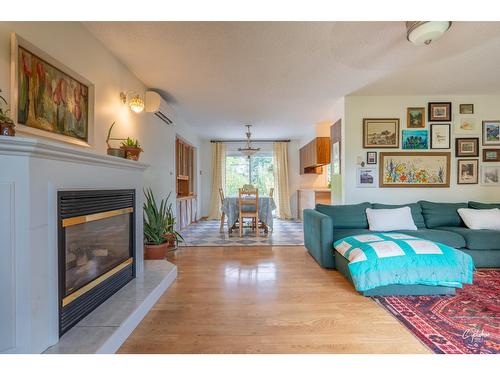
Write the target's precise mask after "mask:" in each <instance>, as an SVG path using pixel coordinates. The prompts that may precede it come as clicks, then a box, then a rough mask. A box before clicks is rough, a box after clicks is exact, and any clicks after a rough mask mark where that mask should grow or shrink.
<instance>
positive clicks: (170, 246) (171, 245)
mask: <svg viewBox="0 0 500 375" xmlns="http://www.w3.org/2000/svg"><path fill="white" fill-rule="evenodd" d="M163 238H165V239H166V240H167V248H168V249H169V250H172V249H175V248H177V243H176V242H175V236H174V235H173V234H172V233H167V234H166V235H164V236H163Z"/></svg>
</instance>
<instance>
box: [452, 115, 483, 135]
mask: <svg viewBox="0 0 500 375" xmlns="http://www.w3.org/2000/svg"><path fill="white" fill-rule="evenodd" d="M455 133H457V134H471V135H472V134H479V126H478V125H477V121H476V119H475V118H459V119H458V120H456V121H455Z"/></svg>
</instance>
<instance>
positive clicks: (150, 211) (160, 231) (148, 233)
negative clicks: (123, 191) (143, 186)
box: [144, 188, 168, 245]
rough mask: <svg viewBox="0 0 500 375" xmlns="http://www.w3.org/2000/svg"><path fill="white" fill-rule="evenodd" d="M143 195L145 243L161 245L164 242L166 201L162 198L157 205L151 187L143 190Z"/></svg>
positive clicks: (166, 214) (166, 215)
mask: <svg viewBox="0 0 500 375" xmlns="http://www.w3.org/2000/svg"><path fill="white" fill-rule="evenodd" d="M144 197H145V201H144V238H145V240H146V244H149V245H161V244H162V243H165V242H166V239H165V234H166V232H167V220H168V213H167V208H168V207H167V202H166V201H165V199H162V200H161V202H160V206H159V207H158V205H157V204H156V199H155V197H154V194H153V191H152V190H151V188H149V189H147V190H145V191H144Z"/></svg>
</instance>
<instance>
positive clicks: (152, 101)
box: [145, 91, 175, 125]
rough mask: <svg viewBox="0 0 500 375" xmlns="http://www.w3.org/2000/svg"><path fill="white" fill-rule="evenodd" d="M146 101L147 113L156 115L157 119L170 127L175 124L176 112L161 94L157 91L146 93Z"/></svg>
mask: <svg viewBox="0 0 500 375" xmlns="http://www.w3.org/2000/svg"><path fill="white" fill-rule="evenodd" d="M145 99H146V100H145V102H146V103H145V109H146V112H151V113H154V115H155V116H156V117H158V118H159V119H160V120H162V121H163V122H165V123H166V124H168V125H173V124H174V118H175V116H174V110H173V109H172V107H170V105H169V104H168V103H167V102H166V101H165V100H164V99H163V98H162V97H161V96H160V94H158V93H157V92H155V91H146V95H145Z"/></svg>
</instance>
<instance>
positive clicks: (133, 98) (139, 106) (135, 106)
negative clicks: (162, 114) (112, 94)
mask: <svg viewBox="0 0 500 375" xmlns="http://www.w3.org/2000/svg"><path fill="white" fill-rule="evenodd" d="M127 97H128V98H129V99H128V106H129V107H130V109H131V110H132V111H134V112H135V113H141V112H142V111H143V110H144V100H143V99H142V98H141V97H140V96H139V94H135V93H134V92H133V91H130V92H125V91H122V92H120V100H121V102H122V103H123V104H126V103H127Z"/></svg>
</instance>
